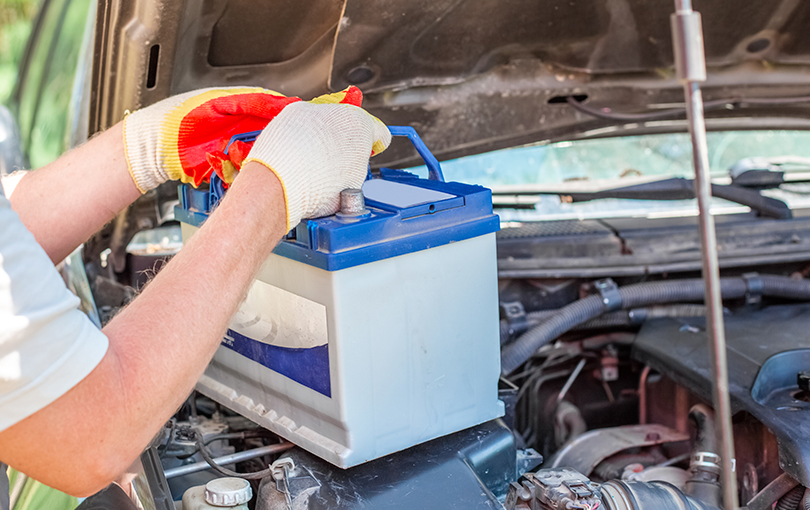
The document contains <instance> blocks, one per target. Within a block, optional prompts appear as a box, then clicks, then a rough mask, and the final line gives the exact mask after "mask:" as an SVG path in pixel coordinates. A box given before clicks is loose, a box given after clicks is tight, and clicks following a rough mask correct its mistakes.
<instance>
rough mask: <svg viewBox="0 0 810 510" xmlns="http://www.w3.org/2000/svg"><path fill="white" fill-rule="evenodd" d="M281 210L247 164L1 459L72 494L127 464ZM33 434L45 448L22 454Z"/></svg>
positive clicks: (208, 348) (209, 338)
mask: <svg viewBox="0 0 810 510" xmlns="http://www.w3.org/2000/svg"><path fill="white" fill-rule="evenodd" d="M285 219H286V216H285V206H284V196H283V192H282V190H281V186H280V184H279V182H278V180H276V178H275V177H274V176H273V174H272V173H271V172H269V171H268V170H267V169H265V168H262V167H261V166H259V165H256V164H254V165H249V166H246V167H245V169H243V171H242V173H241V174H240V176H239V178H238V179H237V180H236V182H235V183H234V185H233V187H232V188H231V189H230V190H229V192H228V195H227V196H226V198H225V199H224V200H223V202H222V204H221V205H220V206H219V207H218V208H217V210H216V211H215V213H214V214H213V215H211V217H210V218H209V220H208V221H207V222H206V224H205V225H204V226H203V228H201V229H200V230H199V231H198V232H197V233H196V234H195V235H194V237H193V238H192V239H191V240H190V241H189V242H188V243H187V245H186V246H184V248H183V250H181V251H180V253H179V254H178V255H176V256H175V257H174V258H173V259H172V261H171V262H170V263H169V264H168V265H167V266H166V267H165V268H164V269H163V270H162V271H161V273H160V274H159V275H158V276H157V277H156V278H155V279H154V280H153V281H152V282H151V283H150V284H149V285H147V287H146V289H145V290H144V291H143V293H142V294H141V295H140V296H139V297H138V298H137V299H136V300H135V301H134V302H133V303H132V304H131V305H130V306H128V307H127V308H126V309H125V310H124V311H122V312H121V313H120V314H119V315H117V316H116V317H115V318H114V319H113V320H112V321H111V322H110V323H109V324H108V325H107V327H105V328H104V333H105V334H106V335H107V336H108V338H109V340H110V348H109V350H108V352H107V355H106V356H105V358H104V359H103V360H102V362H101V363H100V364H99V365H98V367H96V369H95V370H94V371H93V372H92V373H91V374H90V375H89V376H88V377H86V378H85V379H84V380H83V381H82V382H81V383H80V384H78V385H77V386H76V387H74V388H73V389H72V390H70V391H69V392H68V393H66V394H65V395H64V396H62V397H61V398H59V399H58V400H57V401H55V402H54V403H53V404H51V405H49V406H48V407H46V408H45V409H43V410H41V411H39V412H38V413H36V414H34V415H32V416H31V417H29V418H27V419H26V420H23V421H22V422H20V423H18V424H16V425H14V426H13V427H11V428H10V429H7V430H6V431H4V432H3V433H2V434H0V439H2V441H0V444H2V445H3V448H2V451H3V453H4V460H6V461H7V462H9V464H11V465H13V466H15V467H17V468H18V469H20V470H22V471H24V472H26V473H28V474H30V475H31V476H34V477H35V478H38V479H40V480H41V481H43V482H44V483H46V484H49V485H52V486H55V487H57V488H60V489H62V490H66V491H67V492H71V493H74V494H87V493H92V492H94V491H95V490H97V489H99V488H101V487H103V486H104V485H105V484H106V483H108V482H109V481H110V480H111V479H112V478H113V477H114V476H116V475H117V474H119V473H120V472H121V471H123V470H124V469H126V468H127V467H128V466H129V465H130V463H131V462H132V460H133V459H134V458H135V457H137V455H138V454H139V453H140V452H141V451H142V449H143V448H144V446H145V445H146V444H147V443H148V442H149V440H150V439H151V438H152V436H153V435H154V434H155V432H156V431H157V430H158V429H159V428H160V426H161V425H162V424H163V423H164V422H165V421H166V420H168V419H169V418H170V417H171V415H172V414H173V412H174V411H175V410H176V409H177V408H178V407H179V406H180V404H181V403H182V401H183V400H184V399H185V398H186V396H187V395H188V393H189V392H190V391H191V389H192V388H193V386H194V383H195V382H196V380H197V379H198V378H199V376H200V374H201V373H202V371H203V370H204V368H205V366H206V365H207V363H208V361H209V360H210V358H211V356H212V355H213V353H214V351H215V350H216V348H217V346H218V345H219V343H220V341H221V339H222V334H223V333H224V331H225V329H226V327H227V324H228V322H229V321H230V318H231V317H232V316H233V314H234V313H235V311H236V309H237V307H238V305H239V303H240V302H241V300H242V299H243V297H244V295H245V294H246V292H247V289H248V287H249V285H250V283H251V282H252V281H253V278H254V277H255V274H256V272H257V271H258V269H259V268H260V267H261V264H262V263H263V261H264V260H265V258H266V257H267V255H268V254H269V252H270V250H271V249H272V247H273V246H274V245H275V244H276V242H277V241H278V239H280V237H281V236H282V235H283V234H284V225H285ZM201 296H207V297H208V298H210V299H209V301H208V302H209V305H208V306H200V302H201ZM203 301H204V300H203ZM90 410H93V411H90ZM53 423H64V424H70V426H67V427H53ZM34 441H36V442H38V443H39V444H38V445H37V446H36V449H37V450H39V451H42V452H46V451H47V452H49V455H48V456H47V458H46V456H44V455H43V456H33V455H31V454H30V452H31V451H32V450H31V448H32V445H31V443H32V442H34ZM77 466H81V467H83V468H84V469H85V471H84V472H82V473H81V475H80V476H77V475H76V474H75V469H77Z"/></svg>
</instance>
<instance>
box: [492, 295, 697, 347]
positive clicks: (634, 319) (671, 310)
mask: <svg viewBox="0 0 810 510" xmlns="http://www.w3.org/2000/svg"><path fill="white" fill-rule="evenodd" d="M556 313H557V310H540V311H537V312H529V313H527V314H526V323H525V324H526V326H527V327H524V328H523V329H521V330H515V329H513V327H512V326H511V325H510V324H509V321H508V320H506V319H501V321H500V329H501V333H500V334H501V345H505V344H507V343H509V340H510V339H511V338H512V336H513V335H515V334H519V333H523V332H524V331H526V330H527V329H529V328H532V327H534V326H537V325H538V324H540V323H542V322H544V321H545V320H547V319H548V318H549V317H553V316H554V314H556ZM704 315H706V307H705V306H703V305H668V306H651V307H649V308H635V309H633V310H621V311H618V312H610V313H605V314H602V315H601V316H599V317H595V318H593V319H590V320H588V321H585V322H583V323H582V324H580V325H579V326H576V327H574V328H572V329H575V330H579V329H606V328H618V327H629V326H640V325H641V324H643V323H644V321H646V320H647V319H659V318H662V317H703V316H704Z"/></svg>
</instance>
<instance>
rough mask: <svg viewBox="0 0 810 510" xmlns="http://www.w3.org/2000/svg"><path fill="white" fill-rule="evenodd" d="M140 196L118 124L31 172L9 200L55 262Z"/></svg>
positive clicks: (17, 186) (18, 185) (21, 181)
mask: <svg viewBox="0 0 810 510" xmlns="http://www.w3.org/2000/svg"><path fill="white" fill-rule="evenodd" d="M139 196H140V192H139V191H138V189H137V188H136V187H135V184H134V183H133V181H132V178H131V177H130V175H129V171H128V170H127V162H126V158H125V156H124V144H123V138H122V133H121V124H120V123H118V124H116V125H115V126H113V127H112V128H110V129H108V130H107V131H105V132H104V133H101V134H100V135H98V136H96V137H95V138H93V139H92V140H90V141H88V142H87V143H85V144H84V145H82V146H80V147H77V148H75V149H73V150H71V151H69V152H67V153H66V154H64V155H63V156H62V157H61V158H59V159H58V160H56V161H54V162H53V163H51V164H49V165H47V166H45V167H43V168H40V169H39V170H35V171H33V172H29V173H28V174H27V175H25V177H23V178H22V179H21V180H20V182H19V183H18V184H17V185H16V187H15V190H14V193H13V194H12V195H11V197H10V198H9V200H10V201H11V206H12V208H13V209H14V210H15V211H16V212H17V214H19V215H20V219H21V220H22V222H23V224H25V226H26V228H28V230H30V231H31V233H33V234H34V237H35V238H36V240H37V242H38V243H39V244H40V245H41V246H42V247H43V248H44V249H45V252H46V253H47V254H48V256H50V258H51V260H52V261H54V262H55V263H56V262H59V261H61V260H62V259H64V258H65V257H66V256H67V255H69V254H70V253H71V252H72V251H73V250H75V249H76V247H77V246H79V245H80V244H81V243H83V242H85V241H86V240H87V239H88V238H89V237H90V236H91V235H92V234H94V233H95V232H97V231H98V230H99V229H101V227H103V226H104V225H105V224H106V223H107V222H109V221H110V220H111V219H112V218H113V217H114V216H115V215H116V214H117V213H118V212H119V211H121V210H122V209H124V208H125V207H126V206H128V205H129V204H131V203H132V202H134V201H135V199H136V198H138V197H139Z"/></svg>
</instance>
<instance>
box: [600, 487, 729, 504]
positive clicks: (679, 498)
mask: <svg viewBox="0 0 810 510" xmlns="http://www.w3.org/2000/svg"><path fill="white" fill-rule="evenodd" d="M602 502H603V503H604V507H605V510H715V509H716V508H717V507H713V506H710V505H707V504H706V503H704V502H702V501H700V500H698V499H696V498H693V497H690V496H687V495H685V494H684V493H682V492H681V491H679V490H678V489H677V488H676V487H675V486H674V485H670V484H668V483H666V482H635V481H620V480H611V481H609V482H606V483H604V484H602Z"/></svg>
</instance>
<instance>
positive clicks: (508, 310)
mask: <svg viewBox="0 0 810 510" xmlns="http://www.w3.org/2000/svg"><path fill="white" fill-rule="evenodd" d="M500 306H501V310H503V315H504V317H505V318H506V322H508V323H509V335H510V336H511V335H515V334H518V333H523V332H524V331H526V330H527V329H529V320H528V318H527V317H526V309H525V308H523V303H521V302H520V301H510V302H508V303H501V304H500Z"/></svg>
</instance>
